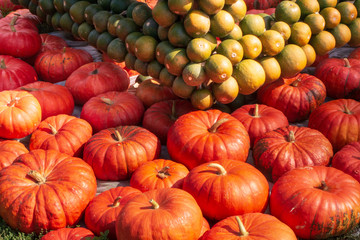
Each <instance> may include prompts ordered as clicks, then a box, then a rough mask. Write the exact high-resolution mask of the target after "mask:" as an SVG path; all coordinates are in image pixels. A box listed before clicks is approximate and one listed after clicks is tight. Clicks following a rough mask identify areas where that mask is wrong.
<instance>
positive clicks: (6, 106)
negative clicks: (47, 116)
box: [0, 90, 41, 139]
mask: <svg viewBox="0 0 360 240" xmlns="http://www.w3.org/2000/svg"><path fill="white" fill-rule="evenodd" d="M40 121H41V106H40V104H39V102H38V100H36V98H35V97H34V96H33V95H31V94H30V93H27V92H25V91H15V90H8V91H2V92H0V137H2V138H10V139H12V138H23V137H25V136H27V135H29V134H30V133H32V132H33V131H34V130H35V129H36V128H37V127H38V125H39V123H40Z"/></svg>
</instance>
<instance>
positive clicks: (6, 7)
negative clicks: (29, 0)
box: [0, 0, 22, 15]
mask: <svg viewBox="0 0 360 240" xmlns="http://www.w3.org/2000/svg"><path fill="white" fill-rule="evenodd" d="M20 8H22V7H21V6H20V5H15V4H14V3H12V2H11V0H1V1H0V12H3V13H4V14H5V15H6V14H7V13H9V12H11V11H14V10H16V9H20Z"/></svg>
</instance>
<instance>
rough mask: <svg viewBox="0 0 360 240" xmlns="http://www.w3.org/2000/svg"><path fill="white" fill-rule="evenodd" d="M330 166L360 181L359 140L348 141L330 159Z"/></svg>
mask: <svg viewBox="0 0 360 240" xmlns="http://www.w3.org/2000/svg"><path fill="white" fill-rule="evenodd" d="M331 166H332V167H334V168H337V169H339V170H341V171H343V172H344V173H347V174H349V175H351V176H352V177H354V178H355V179H356V180H357V181H358V182H360V141H358V142H352V143H349V144H347V145H345V146H344V147H343V148H342V149H341V150H340V151H338V152H337V153H336V154H335V155H334V157H333V159H332V161H331Z"/></svg>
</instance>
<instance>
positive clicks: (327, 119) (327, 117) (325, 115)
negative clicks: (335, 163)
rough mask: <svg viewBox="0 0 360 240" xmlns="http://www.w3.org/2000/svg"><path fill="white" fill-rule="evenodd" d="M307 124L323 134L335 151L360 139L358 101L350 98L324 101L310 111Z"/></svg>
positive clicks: (359, 106) (359, 109)
mask: <svg viewBox="0 0 360 240" xmlns="http://www.w3.org/2000/svg"><path fill="white" fill-rule="evenodd" d="M308 126H309V127H310V128H314V129H316V130H319V131H320V132H321V133H322V134H324V135H325V137H326V138H327V139H329V141H330V142H331V144H332V146H333V149H334V152H335V153H336V152H337V151H339V150H340V149H341V148H342V147H343V146H345V145H346V144H348V143H351V142H356V141H359V140H360V103H359V102H358V101H355V100H352V99H337V100H332V101H329V102H326V103H324V104H322V105H321V106H320V107H318V108H317V109H315V111H314V112H312V113H311V115H310V118H309V123H308Z"/></svg>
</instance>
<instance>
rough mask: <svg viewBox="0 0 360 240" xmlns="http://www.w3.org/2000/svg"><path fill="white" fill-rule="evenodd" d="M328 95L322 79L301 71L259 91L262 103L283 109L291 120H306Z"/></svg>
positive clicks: (258, 96) (259, 98)
mask: <svg viewBox="0 0 360 240" xmlns="http://www.w3.org/2000/svg"><path fill="white" fill-rule="evenodd" d="M325 97H326V88H325V85H324V84H323V83H322V81H321V80H320V79H318V78H316V77H314V76H312V75H309V74H306V73H300V74H298V75H296V76H295V77H292V78H280V79H279V80H276V81H275V82H272V83H270V84H268V85H265V86H264V87H262V88H260V89H259V91H258V95H257V98H258V100H259V102H260V103H263V104H265V105H268V106H270V107H274V108H276V109H278V110H280V111H282V112H283V113H284V114H285V116H286V117H287V119H288V120H289V122H300V121H303V120H306V119H307V118H308V117H309V115H310V113H311V112H312V111H314V109H315V108H317V107H318V106H320V105H321V104H322V103H323V102H324V101H325Z"/></svg>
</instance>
